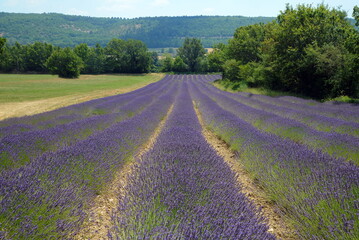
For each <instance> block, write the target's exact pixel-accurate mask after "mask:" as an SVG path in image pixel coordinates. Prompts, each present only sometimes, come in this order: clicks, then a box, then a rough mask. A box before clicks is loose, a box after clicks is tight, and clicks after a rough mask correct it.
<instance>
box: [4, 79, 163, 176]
mask: <svg viewBox="0 0 359 240" xmlns="http://www.w3.org/2000/svg"><path fill="white" fill-rule="evenodd" d="M163 85H164V87H160V88H158V89H157V90H154V91H152V92H150V93H147V94H146V95H140V96H138V97H133V100H132V101H129V102H128V103H127V104H125V105H123V106H122V107H118V110H116V113H112V114H105V115H100V116H93V117H88V118H85V119H82V120H78V121H74V122H71V123H68V124H63V125H57V126H55V127H52V128H48V129H45V130H35V131H29V132H24V133H21V134H16V135H10V136H6V137H4V138H3V139H1V140H0V161H1V163H2V164H1V166H0V172H1V171H2V170H3V169H9V168H14V167H19V166H22V165H24V164H27V163H29V162H31V161H32V160H33V159H36V158H38V157H39V156H40V155H41V154H43V153H45V152H48V151H55V150H57V149H59V148H61V147H65V146H70V145H72V144H75V143H76V142H77V141H79V140H81V139H85V138H87V137H89V136H91V135H93V134H96V133H98V132H99V131H102V130H104V129H106V128H108V127H110V126H111V125H113V124H115V123H117V122H120V121H123V120H125V119H128V118H130V117H132V116H133V115H135V114H138V113H139V112H141V111H142V110H143V109H144V108H145V107H146V106H148V105H149V104H151V102H152V101H153V100H154V99H155V97H157V95H158V94H159V93H161V92H162V94H163V93H164V92H165V90H166V89H167V90H168V89H169V87H168V86H167V84H166V85H165V84H163ZM111 105H113V103H111ZM104 107H106V105H104Z"/></svg>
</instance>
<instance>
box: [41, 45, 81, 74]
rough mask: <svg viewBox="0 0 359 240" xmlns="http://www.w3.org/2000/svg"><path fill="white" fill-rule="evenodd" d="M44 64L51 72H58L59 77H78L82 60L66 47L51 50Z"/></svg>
mask: <svg viewBox="0 0 359 240" xmlns="http://www.w3.org/2000/svg"><path fill="white" fill-rule="evenodd" d="M46 66H47V68H48V69H49V70H50V72H51V73H52V74H58V75H59V77H62V78H78V77H79V76H80V72H81V69H82V68H83V61H82V60H81V58H80V57H79V56H77V55H76V54H75V53H74V52H73V51H72V49H71V48H68V47H67V48H64V49H59V50H57V51H55V52H53V53H52V54H51V56H50V57H49V59H48V60H47V61H46Z"/></svg>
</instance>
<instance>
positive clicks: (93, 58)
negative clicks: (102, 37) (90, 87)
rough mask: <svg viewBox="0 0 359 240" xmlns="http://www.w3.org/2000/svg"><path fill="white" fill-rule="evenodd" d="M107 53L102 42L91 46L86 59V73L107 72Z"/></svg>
mask: <svg viewBox="0 0 359 240" xmlns="http://www.w3.org/2000/svg"><path fill="white" fill-rule="evenodd" d="M105 61H106V55H105V51H104V49H103V48H102V47H101V46H100V44H96V46H95V47H94V48H90V51H89V55H88V58H87V61H86V63H85V64H86V73H91V74H99V73H104V72H105Z"/></svg>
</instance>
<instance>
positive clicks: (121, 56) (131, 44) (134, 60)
mask: <svg viewBox="0 0 359 240" xmlns="http://www.w3.org/2000/svg"><path fill="white" fill-rule="evenodd" d="M105 53H106V55H107V59H106V63H107V71H109V72H113V73H145V72H148V71H149V70H150V67H151V64H152V62H151V60H152V58H151V53H149V52H148V49H147V47H146V45H145V44H144V43H143V42H141V41H139V40H127V41H126V40H122V39H115V38H114V39H112V40H111V41H110V42H109V43H108V44H107V46H106V48H105Z"/></svg>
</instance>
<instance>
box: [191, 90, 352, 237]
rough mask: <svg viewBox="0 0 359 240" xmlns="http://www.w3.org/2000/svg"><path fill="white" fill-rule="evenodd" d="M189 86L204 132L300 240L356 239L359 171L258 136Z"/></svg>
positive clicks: (265, 135)
mask: <svg viewBox="0 0 359 240" xmlns="http://www.w3.org/2000/svg"><path fill="white" fill-rule="evenodd" d="M199 87H202V86H201V85H198V84H197V83H191V85H190V89H191V93H192V95H193V97H194V99H195V101H196V103H197V104H198V106H199V110H200V112H201V114H202V116H203V119H204V121H205V123H206V125H207V126H208V127H210V128H211V129H212V130H213V131H214V132H215V133H216V134H217V135H218V136H220V137H221V138H222V139H224V140H225V141H226V142H227V143H228V144H230V146H231V148H232V149H233V150H235V151H237V152H238V156H237V157H238V161H240V162H241V164H242V165H243V166H244V167H245V169H246V170H247V171H248V172H249V173H250V174H251V175H252V176H254V177H255V178H256V180H257V181H258V183H259V184H260V185H261V186H263V188H264V189H265V190H266V191H267V193H268V196H269V197H270V198H271V199H270V200H271V201H273V202H274V203H275V204H276V205H277V206H279V207H280V209H281V210H282V212H283V214H284V215H286V216H287V217H290V218H291V219H292V221H293V222H294V223H295V225H296V227H297V229H298V232H299V234H300V235H301V237H302V238H303V239H329V240H331V239H333V240H334V239H357V238H359V220H358V215H357V213H358V211H359V201H358V199H359V191H358V189H359V167H358V166H357V165H354V164H352V163H350V162H346V161H344V160H343V159H337V158H333V157H331V156H329V155H327V154H324V153H322V152H320V151H315V150H312V149H309V148H307V147H306V146H304V145H301V144H298V143H295V142H293V141H289V140H287V139H282V138H280V137H278V136H275V135H273V134H269V133H265V132H261V131H259V130H258V129H256V128H255V127H253V126H252V125H251V124H249V123H247V122H245V121H244V120H242V119H241V118H239V117H238V116H236V115H235V114H233V113H231V112H229V111H227V110H224V109H223V108H221V107H220V106H219V105H218V104H217V103H216V102H214V101H213V100H212V99H211V98H210V97H208V96H207V95H205V94H203V93H202V92H201V91H199Z"/></svg>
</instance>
